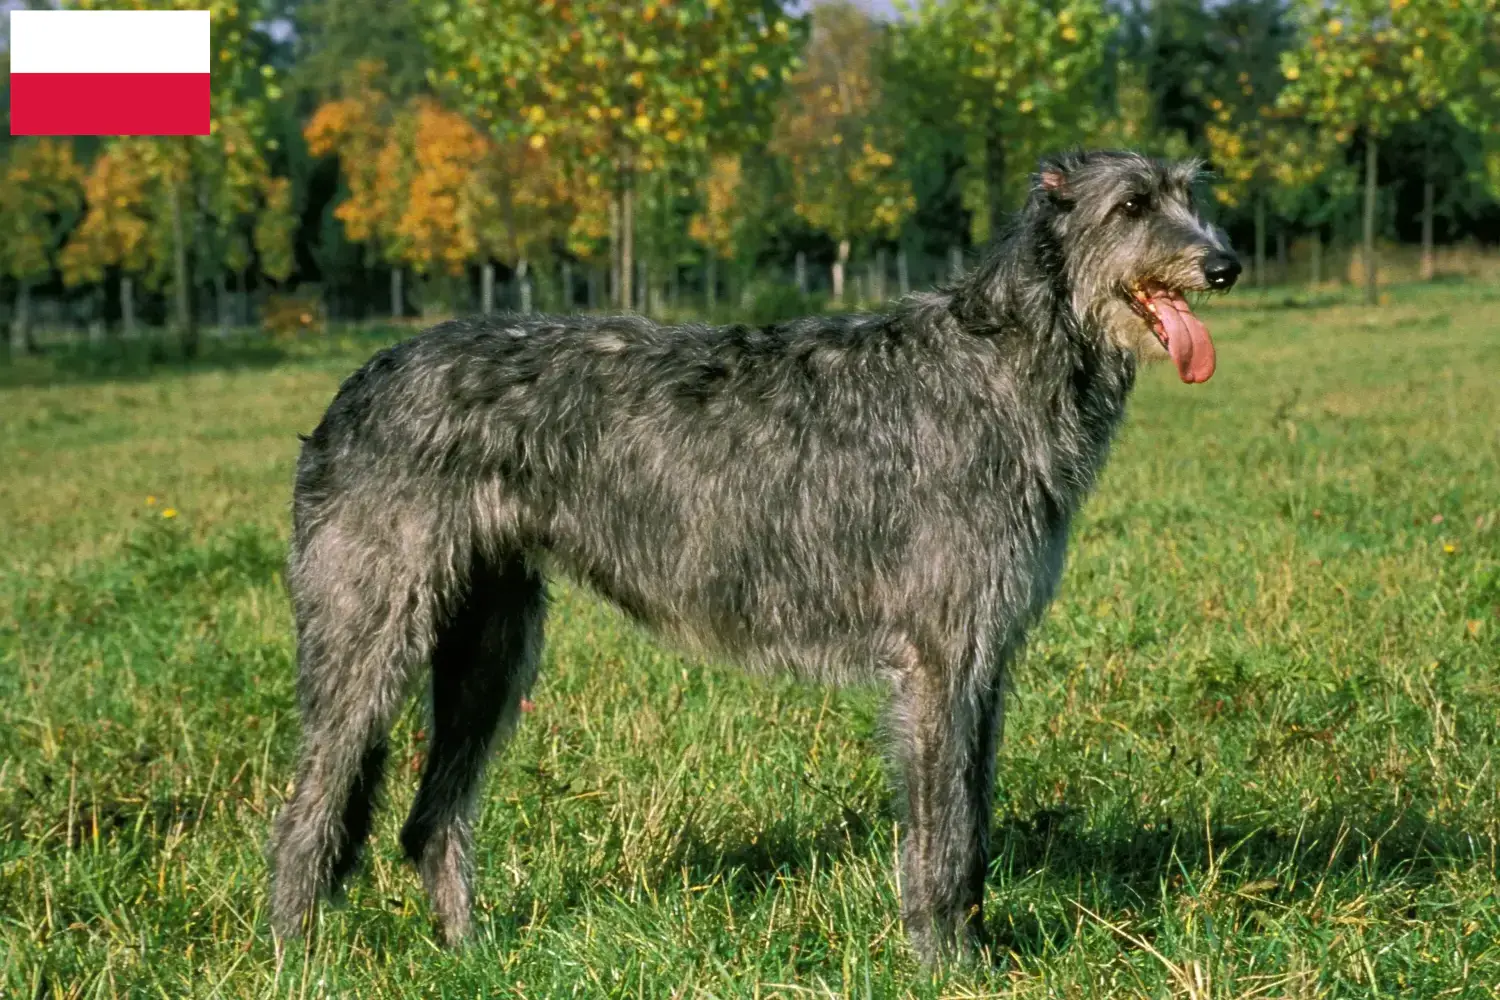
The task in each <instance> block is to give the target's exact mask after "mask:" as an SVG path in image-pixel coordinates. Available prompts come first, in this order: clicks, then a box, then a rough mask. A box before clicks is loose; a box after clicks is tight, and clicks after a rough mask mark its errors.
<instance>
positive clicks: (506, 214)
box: [460, 133, 599, 312]
mask: <svg viewBox="0 0 1500 1000" xmlns="http://www.w3.org/2000/svg"><path fill="white" fill-rule="evenodd" d="M477 135H478V138H479V140H480V142H481V143H482V144H483V147H484V149H485V154H484V156H483V157H482V158H481V159H480V161H479V163H478V164H477V167H476V169H475V170H474V171H473V173H472V174H471V175H470V177H469V180H468V183H467V184H466V185H465V187H464V189H463V198H462V200H461V204H460V212H461V213H462V215H463V218H464V220H465V224H466V225H467V226H469V227H470V228H471V229H472V230H473V232H474V237H475V240H476V243H477V245H478V248H479V252H480V257H481V261H482V266H483V267H484V269H485V271H484V273H485V279H484V280H485V285H486V287H492V286H493V282H494V276H493V265H492V264H491V263H490V262H491V261H492V260H501V261H504V262H505V263H507V264H508V265H510V267H511V268H512V269H513V271H514V273H515V275H516V279H517V282H518V283H519V285H520V296H521V303H520V305H521V311H522V312H530V311H531V281H530V274H529V272H530V267H531V263H532V262H533V261H535V260H537V259H538V258H540V257H541V256H542V255H543V254H545V253H547V252H548V251H549V250H550V249H551V248H552V246H553V244H554V243H555V242H557V241H558V240H561V239H563V238H565V237H566V235H567V234H568V232H569V230H570V224H571V223H572V222H573V221H574V216H575V213H576V209H577V207H578V206H581V205H587V204H589V203H590V200H591V199H590V195H589V193H588V192H587V191H580V190H576V187H577V183H576V181H575V179H574V178H573V177H570V176H569V175H568V174H567V173H565V172H564V170H563V169H562V167H563V165H562V164H561V163H559V162H558V160H557V159H556V158H555V157H554V156H552V155H551V153H550V151H549V150H547V148H546V147H545V146H538V145H533V144H532V143H529V142H516V141H511V142H500V141H497V140H495V139H493V138H491V137H489V136H486V135H483V134H478V133H477ZM592 201H593V202H594V203H597V202H598V201H599V199H598V197H597V196H594V197H593V199H592ZM585 228H586V227H585ZM485 309H486V311H488V309H489V303H488V301H486V304H485Z"/></svg>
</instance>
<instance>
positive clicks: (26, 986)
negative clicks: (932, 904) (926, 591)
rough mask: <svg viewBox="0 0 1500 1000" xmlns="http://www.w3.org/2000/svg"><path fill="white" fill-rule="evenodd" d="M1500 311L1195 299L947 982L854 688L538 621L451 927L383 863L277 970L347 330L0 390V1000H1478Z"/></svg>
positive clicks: (1090, 554) (1464, 295) (1080, 528)
mask: <svg viewBox="0 0 1500 1000" xmlns="http://www.w3.org/2000/svg"><path fill="white" fill-rule="evenodd" d="M1497 311H1500V289H1494V288H1487V287H1481V286H1475V285H1467V286H1466V285H1448V286H1434V287H1429V288H1421V289H1415V288H1413V289H1398V290H1397V291H1396V292H1395V294H1394V301H1392V302H1391V303H1390V304H1388V305H1386V306H1385V307H1382V308H1379V309H1367V308H1365V307H1363V306H1357V305H1353V304H1347V303H1345V302H1343V301H1342V300H1340V299H1338V298H1337V297H1334V298H1331V299H1329V300H1327V301H1323V302H1321V303H1320V302H1317V301H1314V302H1307V301H1285V300H1283V299H1282V298H1280V297H1269V296H1267V297H1262V298H1260V299H1256V298H1255V297H1254V296H1249V295H1246V296H1239V297H1238V298H1236V297H1231V298H1229V299H1227V300H1225V301H1224V302H1223V303H1221V304H1219V305H1217V306H1216V307H1214V308H1213V310H1212V312H1211V315H1210V322H1211V326H1212V327H1213V329H1214V332H1215V339H1216V341H1217V343H1218V347H1219V359H1220V363H1219V372H1218V374H1217V375H1216V376H1215V377H1214V380H1213V381H1212V382H1211V383H1209V384H1208V385H1207V386H1203V387H1189V386H1184V385H1182V384H1180V383H1178V381H1177V380H1176V378H1175V377H1174V374H1173V373H1172V372H1171V371H1170V366H1167V367H1166V368H1156V369H1152V370H1151V371H1149V372H1147V373H1146V374H1145V376H1144V377H1143V379H1142V384H1141V386H1140V388H1139V389H1138V391H1137V393H1136V398H1135V400H1134V402H1133V404H1132V412H1131V417H1130V420H1129V423H1128V425H1127V427H1126V430H1125V432H1124V435H1123V438H1122V440H1121V441H1120V443H1119V446H1118V449H1117V451H1116V453H1115V458H1114V459H1113V462H1112V464H1111V466H1110V468H1109V470H1108V472H1107V473H1106V475H1105V476H1104V479H1103V483H1102V485H1101V487H1100V489H1099V493H1098V496H1097V497H1096V498H1095V500H1094V501H1093V502H1092V504H1091V506H1090V507H1089V508H1088V511H1087V514H1086V516H1085V517H1084V518H1083V520H1082V522H1081V523H1080V524H1078V525H1077V526H1076V529H1075V537H1074V545H1073V549H1072V555H1071V561H1070V566H1069V570H1068V573H1067V575H1066V577H1065V582H1064V585H1063V589H1062V593H1061V595H1060V597H1059V599H1058V601H1057V603H1056V605H1055V606H1054V608H1053V610H1052V611H1051V613H1050V614H1049V616H1048V618H1047V619H1046V622H1045V624H1044V625H1043V626H1042V627H1040V629H1039V630H1038V632H1037V633H1036V636H1035V641H1034V643H1033V645H1032V648H1031V651H1030V653H1029V654H1028V656H1027V657H1026V659H1025V661H1024V662H1023V663H1022V664H1021V665H1020V666H1019V668H1018V670H1017V671H1016V676H1015V679H1014V687H1015V697H1014V698H1013V700H1012V703H1011V706H1012V711H1011V715H1010V717H1009V720H1008V726H1007V739H1006V743H1005V746H1004V748H1003V750H1002V753H1001V762H1000V767H999V791H998V812H997V815H996V818H995V824H996V825H995V836H994V841H995V844H996V848H997V850H996V857H995V860H994V863H993V867H992V869H991V873H990V879H989V895H988V906H989V908H990V913H991V924H992V926H993V927H994V928H995V929H996V930H997V932H998V936H999V949H1000V951H1001V955H1000V956H999V961H998V962H997V964H996V965H995V966H994V968H993V969H985V970H982V971H981V970H975V969H967V970H959V971H955V972H952V973H949V974H946V975H939V976H937V977H936V978H934V977H932V976H929V975H926V974H924V973H923V972H922V971H921V970H920V969H919V968H918V967H917V966H916V965H915V963H914V961H913V959H912V956H911V954H910V952H909V950H908V948H907V945H906V943H905V941H904V938H903V934H902V930H901V927H900V925H899V923H898V922H897V920H896V916H895V914H896V912H897V906H896V887H895V885H894V884H893V881H892V876H891V866H892V860H893V857H894V852H895V838H896V832H897V830H896V823H897V820H896V815H895V811H894V807H893V802H892V797H891V794H890V792H889V791H888V783H887V777H886V774H885V770H884V764H883V762H882V758H881V755H880V752H879V742H878V739H877V731H876V724H877V719H878V712H879V704H880V701H879V696H878V692H874V691H864V690H854V691H842V692H828V691H825V690H821V689H816V688H812V687H806V686H801V685H798V684H795V683H792V682H790V681H772V682H767V681H762V680H753V679H749V678H746V677H742V676H741V675H740V674H738V673H737V672H735V671H733V670H732V669H729V668H726V667H723V666H717V665H709V664H702V663H699V662H696V661H694V660H690V659H684V658H682V657H679V656H677V655H674V654H673V653H672V652H670V651H668V650H665V649H663V648H661V647H659V646H657V645H656V644H655V643H653V642H652V641H651V640H649V639H648V638H646V637H645V636H643V635H642V634H640V633H639V632H637V631H636V630H634V629H633V628H632V627H630V626H628V625H626V624H624V623H623V622H622V620H621V619H620V618H619V617H618V616H617V615H616V614H615V613H614V612H612V611H610V610H608V609H606V608H604V607H602V606H600V605H598V604H597V603H595V602H594V601H592V600H591V599H589V598H587V597H585V596H582V595H581V594H579V593H578V592H575V591H573V590H571V589H569V588H567V587H566V586H559V587H557V588H556V591H557V595H556V596H557V598H558V604H557V607H556V611H555V614H554V617H553V619H552V625H551V629H550V634H549V645H548V650H547V654H546V663H545V667H544V671H543V679H542V681H541V682H540V684H539V685H538V687H537V689H536V691H535V692H534V694H533V699H534V701H535V703H536V709H535V711H534V712H532V713H531V714H529V715H527V716H526V717H525V718H524V721H523V723H522V726H521V729H520V731H519V734H518V736H517V738H516V740H515V742H514V743H513V744H512V745H511V746H510V748H509V749H508V751H507V752H506V753H505V755H504V757H503V758H502V760H501V761H500V762H499V764H498V766H496V767H494V768H493V769H492V771H491V777H490V781H489V785H488V789H487V794H486V796H485V798H484V803H485V804H484V808H483V815H482V819H481V822H480V823H479V832H478V845H479V849H478V855H479V865H480V874H479V882H478V897H479V906H478V911H477V913H476V924H477V928H476V936H475V939H474V941H473V943H472V945H471V946H470V947H469V948H468V949H467V950H465V951H463V952H461V953H457V954H451V953H446V952H444V951H442V950H440V949H439V948H438V947H437V946H436V945H435V944H434V939H433V934H432V929H431V927H430V925H429V923H428V920H427V916H426V910H425V904H424V902H423V900H422V897H421V893H420V889H419V886H418V884H417V880H416V877H415V875H414V873H413V872H412V871H411V870H410V868H408V867H407V866H405V865H404V864H403V863H402V862H401V860H400V855H399V849H398V847H397V844H396V841H395V832H396V828H397V824H398V822H399V819H400V817H401V816H402V815H403V814H404V811H405V808H406V806H407V805H408V804H409V802H410V799H411V796H412V794H413V792H414V787H415V781H416V769H417V766H418V764H419V760H420V758H419V754H420V749H421V742H422V741H421V732H420V730H421V727H422V720H421V717H420V713H419V712H418V711H417V709H416V708H415V707H413V708H412V710H410V711H408V712H407V714H406V715H405V716H404V717H403V719H402V721H401V723H400V724H399V726H398V729H397V733H396V737H395V740H394V753H393V774H392V781H391V788H390V796H389V797H390V799H391V802H390V807H389V808H388V809H387V810H386V811H385V812H384V813H383V817H382V822H381V823H380V825H379V826H378V831H377V836H376V840H375V843H374V845H373V850H372V856H371V858H370V861H369V863H368V865H367V867H366V870H365V872H364V873H362V874H361V875H360V876H358V877H356V878H355V879H354V880H353V882H352V883H351V886H350V890H349V893H348V901H347V903H346V904H345V905H343V906H341V907H336V908H332V909H325V910H324V912H323V916H322V918H321V919H322V923H321V929H320V932H319V934H318V935H317V937H316V939H315V942H314V944H313V945H312V946H311V947H310V948H309V949H307V950H305V951H303V952H300V953H298V954H295V955H291V956H289V957H288V958H287V959H286V961H285V962H284V963H283V964H281V965H280V966H279V967H278V964H277V962H276V959H275V956H274V954H273V951H272V948H271V943H270V939H269V934H268V931H267V928H266V913H265V910H266V892H265V890H266V866H265V863H264V860H263V857H262V851H263V845H264V842H265V836H266V832H267V829H268V825H269V822H270V820H271V817H272V815H273V814H274V812H275V810H276V809H277V807H278V805H279V803H280V802H281V801H282V798H283V796H284V795H285V794H286V792H287V782H288V779H289V776H290V768H291V764H292V760H293V752H294V749H295V740H296V725H297V723H296V716H295V713H294V702H293V674H292V662H293V650H292V644H291V628H290V620H289V613H288V609H287V607H286V601H285V594H284V591H283V586H282V582H281V578H280V562H281V558H282V550H283V544H284V540H285V537H286V533H287V520H288V517H287V502H288V490H289V481H290V470H291V466H292V461H293V457H294V454H295V449H296V443H297V442H296V437H295V432H297V431H307V430H309V429H310V428H311V427H312V426H313V424H314V423H315V422H316V420H317V417H318V415H319V414H320V412H321V410H322V408H323V407H324V406H325V405H326V404H327V402H328V400H329V398H330V396H331V394H332V392H333V390H334V388H335V386H336V385H337V382H338V379H339V378H340V377H341V376H342V375H343V374H344V373H346V372H347V371H349V370H350V369H351V368H352V367H354V366H355V365H356V364H357V363H358V362H359V361H360V360H362V359H363V357H364V356H366V355H367V354H368V353H369V352H370V350H371V349H372V348H373V346H374V343H375V342H374V341H373V340H369V341H355V340H341V341H339V342H337V343H329V344H317V345H304V346H301V347H299V348H296V349H288V350H284V351H273V350H270V349H265V348H256V349H250V348H230V347H225V346H216V347H213V348H211V354H210V356H209V357H208V358H207V359H205V360H204V361H203V362H201V363H200V364H198V365H197V366H196V367H195V368H194V369H193V370H191V371H186V370H183V369H181V368H174V367H171V366H170V365H164V366H158V367H157V368H156V369H155V370H154V371H150V372H146V371H143V370H142V369H140V368H139V367H138V366H136V365H135V364H133V363H131V362H129V361H128V360H125V361H118V362H111V363H106V362H104V361H101V360H99V359H98V358H93V359H90V358H80V357H53V358H50V359H44V360H39V361H26V362H24V363H20V364H17V365H12V366H10V367H0V470H3V471H0V524H3V525H4V526H5V528H4V539H5V543H4V557H3V560H0V995H3V996H6V997H23V998H39V997H109V996H143V997H145V996H155V997H179V996H204V997H208V996H228V997H261V996H299V997H300V996H339V997H344V996H367V997H419V996H420V997H430V996H443V997H487V996H516V997H556V996H586V997H594V996H600V997H603V996H620V997H684V998H686V997H771V996H786V997H799V996H818V997H823V996H840V997H842V996H852V997H866V996H905V995H912V996H918V997H936V996H947V997H973V996H991V995H1004V996H1016V997H1024V998H1029V997H1134V996H1152V997H1165V996H1174V997H1192V998H1209V997H1226V998H1227V997H1376V996H1384V997H1439V996H1443V997H1448V996H1452V997H1492V996H1496V995H1500V990H1497V985H1496V984H1500V899H1497V890H1500V881H1497V867H1496V845H1497V838H1500V770H1497V767H1500V765H1497V763H1496V762H1495V755H1496V743H1497V741H1500V326H1497V324H1496V321H1495V315H1496V312H1497Z"/></svg>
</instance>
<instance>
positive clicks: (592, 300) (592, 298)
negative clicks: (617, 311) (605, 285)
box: [586, 267, 600, 312]
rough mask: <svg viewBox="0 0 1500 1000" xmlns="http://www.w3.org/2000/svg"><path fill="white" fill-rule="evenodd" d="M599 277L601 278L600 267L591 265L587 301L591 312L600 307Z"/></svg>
mask: <svg viewBox="0 0 1500 1000" xmlns="http://www.w3.org/2000/svg"><path fill="white" fill-rule="evenodd" d="M599 279H600V274H599V268H598V267H590V268H589V287H588V301H587V303H586V304H587V306H588V308H589V311H590V312H593V311H595V310H597V309H598V308H599Z"/></svg>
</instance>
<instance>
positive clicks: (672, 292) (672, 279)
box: [667, 264, 678, 309]
mask: <svg viewBox="0 0 1500 1000" xmlns="http://www.w3.org/2000/svg"><path fill="white" fill-rule="evenodd" d="M677 270H678V268H677V265H676V264H673V265H672V266H671V267H669V268H667V308H668V309H676V308H677Z"/></svg>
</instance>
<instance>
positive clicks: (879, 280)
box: [870, 247, 889, 303]
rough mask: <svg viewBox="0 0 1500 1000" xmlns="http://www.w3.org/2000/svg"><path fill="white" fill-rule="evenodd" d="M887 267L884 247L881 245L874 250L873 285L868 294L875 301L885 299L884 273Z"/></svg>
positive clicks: (878, 301)
mask: <svg viewBox="0 0 1500 1000" xmlns="http://www.w3.org/2000/svg"><path fill="white" fill-rule="evenodd" d="M888 267H889V265H888V264H887V261H886V252H885V247H881V248H880V249H879V250H876V251H875V287H874V288H872V289H870V294H871V295H872V296H874V298H875V301H876V302H877V303H880V302H884V301H885V275H886V271H887V270H888Z"/></svg>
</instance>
